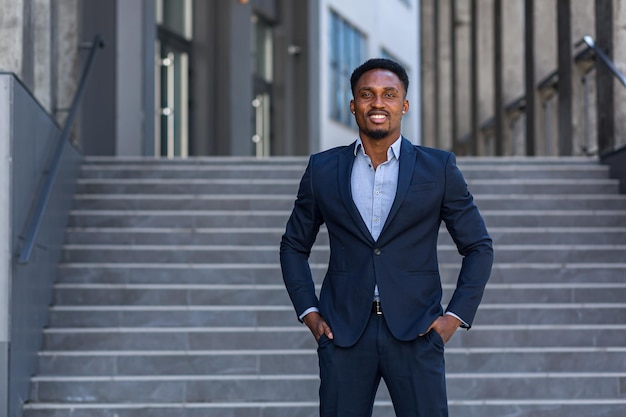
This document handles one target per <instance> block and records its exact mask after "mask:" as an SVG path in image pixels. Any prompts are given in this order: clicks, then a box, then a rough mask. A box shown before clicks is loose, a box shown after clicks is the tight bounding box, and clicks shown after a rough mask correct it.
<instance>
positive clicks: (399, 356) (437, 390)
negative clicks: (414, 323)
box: [317, 313, 448, 417]
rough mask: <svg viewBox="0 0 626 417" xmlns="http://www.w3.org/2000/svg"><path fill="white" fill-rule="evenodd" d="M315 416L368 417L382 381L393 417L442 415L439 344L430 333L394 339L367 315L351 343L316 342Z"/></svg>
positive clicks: (444, 412)
mask: <svg viewBox="0 0 626 417" xmlns="http://www.w3.org/2000/svg"><path fill="white" fill-rule="evenodd" d="M317 351H318V357H319V367H320V390H319V395H320V417H371V416H372V411H373V407H374V398H375V397H376V392H377V391H378V386H379V384H380V380H381V378H382V379H383V380H384V381H385V384H386V385H387V388H388V390H389V394H390V396H391V401H392V403H393V408H394V410H395V413H396V416H397V417H447V416H448V404H447V395H446V381H445V363H444V343H443V340H442V339H441V336H439V334H438V333H437V332H436V331H434V330H431V331H430V332H429V333H427V334H426V335H424V336H421V337H418V338H417V339H415V340H412V341H408V342H404V341H400V340H398V339H396V338H395V337H393V335H392V334H391V332H390V331H389V328H388V327H387V324H386V323H385V319H384V315H378V314H376V313H372V314H371V315H370V319H369V322H368V324H367V327H366V329H365V331H364V333H363V335H362V336H361V337H360V338H359V340H358V341H357V342H356V344H355V345H353V346H351V347H349V348H342V347H339V346H336V345H334V344H333V342H332V340H329V339H328V338H327V337H326V336H325V335H322V337H321V338H320V339H319V341H318V350H317Z"/></svg>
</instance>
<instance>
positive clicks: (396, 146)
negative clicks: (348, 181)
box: [354, 135, 402, 160]
mask: <svg viewBox="0 0 626 417" xmlns="http://www.w3.org/2000/svg"><path fill="white" fill-rule="evenodd" d="M401 143H402V135H400V137H398V139H396V141H395V142H394V143H392V144H391V146H390V147H389V150H388V151H387V160H389V159H391V158H392V157H394V156H395V158H396V159H400V148H401V146H400V144H401ZM359 152H363V154H365V150H364V149H363V142H362V141H361V138H360V137H357V138H356V143H355V144H354V156H357V154H358V153H359Z"/></svg>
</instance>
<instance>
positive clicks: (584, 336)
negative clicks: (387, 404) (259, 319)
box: [43, 308, 624, 352]
mask: <svg viewBox="0 0 626 417" xmlns="http://www.w3.org/2000/svg"><path fill="white" fill-rule="evenodd" d="M621 311H622V313H623V311H624V308H622V310H621ZM605 313H607V311H605ZM608 313H612V311H608ZM621 319H622V320H621V321H618V320H615V323H614V324H613V325H597V326H598V327H597V328H595V327H593V323H591V324H588V325H587V326H583V325H580V324H576V325H569V326H568V325H564V324H562V323H558V324H554V325H545V324H542V325H536V326H533V325H526V324H524V325H515V324H500V325H493V326H489V325H482V326H479V325H476V326H474V327H473V328H472V330H471V331H469V332H460V333H459V334H456V335H455V336H454V338H453V339H452V340H451V341H450V342H449V343H448V345H447V348H448V349H450V348H457V347H463V348H483V347H491V348H522V347H524V348H532V347H543V348H547V347H559V348H562V347H564V346H568V347H604V348H605V349H607V347H611V346H623V340H624V328H623V327H619V326H620V325H621V326H623V323H624V322H623V314H622V317H621ZM255 321H256V320H250V321H249V322H248V323H246V324H248V325H249V323H250V322H255ZM292 323H293V320H292ZM170 326H172V327H126V328H123V327H121V328H108V329H107V328H86V329H79V328H67V329H63V328H59V329H54V330H56V331H51V330H47V331H45V332H44V344H43V346H44V349H45V350H51V351H53V350H68V349H74V350H80V351H87V350H95V351H102V350H116V351H119V350H136V351H147V350H181V351H183V352H187V351H190V350H207V349H214V347H215V346H216V344H219V343H222V342H220V341H218V340H215V338H217V337H224V338H225V340H231V341H234V342H236V343H241V338H240V336H239V335H238V334H237V333H236V332H232V331H228V330H229V329H232V327H228V328H226V327H225V326H226V324H221V327H220V323H215V324H214V326H217V327H187V328H185V327H180V326H177V325H175V324H171V325H170ZM242 326H243V325H242ZM259 326H265V327H266V328H268V329H267V331H266V332H263V333H264V334H265V336H266V337H269V336H267V334H271V333H272V329H271V327H273V326H279V324H277V323H276V322H275V321H272V322H270V323H259ZM559 327H563V328H562V329H559ZM221 328H225V329H226V330H225V331H222V330H221ZM275 329H276V332H279V331H282V336H281V337H280V339H279V340H281V339H282V338H285V339H286V340H289V341H290V340H297V341H299V342H298V343H297V344H296V345H295V347H294V349H297V346H300V345H302V344H303V343H304V344H307V343H310V337H311V336H310V335H309V334H307V333H306V332H305V331H302V330H298V331H294V332H289V331H284V330H283V328H282V327H275ZM259 333H261V332H259ZM259 337H260V336H259ZM485 337H493V338H497V340H487V341H486V340H485V339H484V338H485ZM260 340H263V339H262V338H261V339H260ZM255 342H256V341H255ZM248 343H250V341H248ZM268 343H277V342H276V341H268ZM236 346H237V344H235V346H233V347H232V348H231V352H234V351H237V350H238V349H237V348H236ZM283 346H285V345H283ZM287 346H290V347H291V345H287ZM253 347H256V345H255V346H253ZM247 348H250V346H247Z"/></svg>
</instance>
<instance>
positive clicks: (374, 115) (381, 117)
mask: <svg viewBox="0 0 626 417" xmlns="http://www.w3.org/2000/svg"><path fill="white" fill-rule="evenodd" d="M371 117H372V119H384V118H385V117H387V116H385V115H384V114H373V115H372V116H371Z"/></svg>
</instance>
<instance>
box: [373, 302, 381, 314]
mask: <svg viewBox="0 0 626 417" xmlns="http://www.w3.org/2000/svg"><path fill="white" fill-rule="evenodd" d="M372 313H375V314H378V315H379V316H382V315H383V309H382V308H381V306H380V301H374V302H372Z"/></svg>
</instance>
